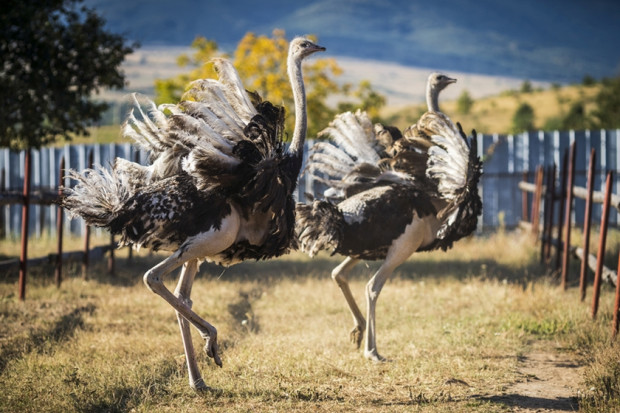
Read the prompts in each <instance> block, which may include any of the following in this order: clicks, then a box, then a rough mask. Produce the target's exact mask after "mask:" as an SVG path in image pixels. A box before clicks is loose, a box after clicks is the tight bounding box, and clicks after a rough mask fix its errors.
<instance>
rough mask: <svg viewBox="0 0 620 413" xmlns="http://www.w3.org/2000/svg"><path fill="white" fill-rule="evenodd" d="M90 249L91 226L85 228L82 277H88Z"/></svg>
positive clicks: (91, 162)
mask: <svg viewBox="0 0 620 413" xmlns="http://www.w3.org/2000/svg"><path fill="white" fill-rule="evenodd" d="M88 167H89V168H91V169H92V167H93V151H92V150H91V151H90V154H89V155H88ZM89 251H90V226H89V225H86V226H85V228H84V256H83V258H82V278H84V279H86V278H88V253H89Z"/></svg>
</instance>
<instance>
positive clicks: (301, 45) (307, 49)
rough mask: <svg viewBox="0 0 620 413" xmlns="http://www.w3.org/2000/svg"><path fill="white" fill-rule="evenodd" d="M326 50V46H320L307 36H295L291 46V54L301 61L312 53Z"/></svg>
mask: <svg viewBox="0 0 620 413" xmlns="http://www.w3.org/2000/svg"><path fill="white" fill-rule="evenodd" d="M324 51H325V48H324V47H323V46H319V45H318V44H315V43H313V42H311V41H310V40H308V39H306V38H305V37H296V38H294V39H293V40H292V41H291V44H290V46H289V56H293V58H294V60H297V61H301V60H302V59H304V58H306V57H308V56H310V55H311V54H312V53H315V52H324Z"/></svg>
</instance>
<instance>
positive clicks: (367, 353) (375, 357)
mask: <svg viewBox="0 0 620 413" xmlns="http://www.w3.org/2000/svg"><path fill="white" fill-rule="evenodd" d="M364 357H365V358H367V359H368V360H370V361H375V362H385V361H387V359H386V358H385V357H383V356H382V355H380V354H379V353H378V352H377V349H376V348H373V349H372V350H364Z"/></svg>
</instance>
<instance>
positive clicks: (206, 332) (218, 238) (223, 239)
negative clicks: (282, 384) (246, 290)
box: [144, 210, 240, 370]
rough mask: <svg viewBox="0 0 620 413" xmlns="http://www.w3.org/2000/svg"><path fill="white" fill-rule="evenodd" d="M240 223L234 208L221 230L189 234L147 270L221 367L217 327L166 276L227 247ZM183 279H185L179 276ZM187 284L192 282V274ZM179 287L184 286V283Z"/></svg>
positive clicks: (151, 284) (152, 285) (147, 278)
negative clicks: (169, 284) (170, 286)
mask: <svg viewBox="0 0 620 413" xmlns="http://www.w3.org/2000/svg"><path fill="white" fill-rule="evenodd" d="M239 227H240V218H239V214H238V213H236V212H234V210H233V213H232V214H231V215H229V216H227V217H226V218H225V219H223V220H222V222H221V224H220V229H219V230H216V229H212V230H210V231H207V232H203V233H200V234H198V235H196V236H194V237H191V238H188V240H187V241H186V242H185V243H184V244H183V245H182V246H181V248H179V249H178V250H176V251H175V252H174V253H173V254H172V255H171V256H170V257H168V258H166V259H165V260H163V261H162V262H160V263H159V264H157V265H156V266H154V267H153V268H151V269H150V270H148V271H147V272H146V273H145V274H144V283H145V284H146V286H147V287H148V288H149V289H150V290H151V291H153V292H154V293H155V294H157V295H159V296H160V297H162V298H163V299H164V300H166V301H167V302H168V304H170V305H171V306H172V307H173V308H174V309H175V310H176V311H177V315H179V314H180V315H181V316H182V317H183V318H184V319H185V320H187V321H188V322H190V323H191V324H192V325H193V326H194V327H196V329H198V331H199V332H200V335H201V336H202V338H203V339H204V340H205V352H206V353H207V356H209V357H212V358H213V361H214V362H215V364H217V365H218V366H220V367H221V366H222V360H221V359H220V356H219V354H218V346H217V330H216V329H215V327H213V326H212V325H211V324H209V323H208V322H207V321H205V320H204V319H202V318H201V317H200V316H199V315H198V314H196V313H195V312H194V311H192V309H191V308H190V307H189V306H188V304H187V303H186V302H185V300H184V299H183V298H179V297H177V296H176V295H174V294H173V293H171V292H170V290H169V289H168V288H167V287H166V286H165V284H164V282H163V279H164V277H165V276H166V275H168V274H170V272H172V271H173V270H174V269H176V268H179V267H180V266H181V265H183V264H185V263H186V262H189V263H190V265H192V264H191V262H192V261H196V260H197V259H199V258H202V257H208V256H215V255H217V254H218V253H219V252H221V251H223V250H225V249H226V248H228V247H229V246H230V245H232V244H233V242H234V241H235V238H236V237H237V234H238V233H239ZM194 273H195V272H194ZM192 278H193V277H192ZM180 282H181V283H184V282H185V281H181V280H180ZM187 284H189V285H190V286H191V282H189V278H188V282H187ZM180 288H183V287H182V286H181V287H180ZM181 333H182V334H183V337H184V339H183V340H184V342H186V341H191V338H190V337H185V333H184V327H183V326H181ZM188 361H189V359H188ZM196 370H197V369H196Z"/></svg>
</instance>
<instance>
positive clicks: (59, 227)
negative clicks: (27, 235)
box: [54, 156, 65, 287]
mask: <svg viewBox="0 0 620 413" xmlns="http://www.w3.org/2000/svg"><path fill="white" fill-rule="evenodd" d="M64 183H65V157H64V156H63V157H62V158H61V159H60V168H59V171H58V197H59V198H60V196H62V186H63V185H64ZM56 208H57V209H56V238H57V245H56V247H57V248H56V250H57V255H56V270H55V271H54V281H55V282H56V287H60V284H61V283H62V232H63V227H64V226H63V222H62V221H63V216H64V210H63V208H62V207H61V206H60V205H58V206H57V207H56Z"/></svg>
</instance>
